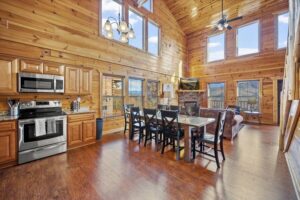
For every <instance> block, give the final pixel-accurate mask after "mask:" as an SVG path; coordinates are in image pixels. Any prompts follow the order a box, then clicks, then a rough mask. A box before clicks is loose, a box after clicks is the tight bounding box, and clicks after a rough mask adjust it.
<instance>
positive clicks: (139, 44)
mask: <svg viewBox="0 0 300 200" xmlns="http://www.w3.org/2000/svg"><path fill="white" fill-rule="evenodd" d="M128 14H129V24H131V25H132V28H133V30H134V32H135V38H133V39H129V45H131V46H134V47H136V48H139V49H143V48H144V47H143V35H144V33H143V31H144V25H143V18H142V17H141V16H140V15H138V14H136V13H135V12H133V11H132V10H129V11H128Z"/></svg>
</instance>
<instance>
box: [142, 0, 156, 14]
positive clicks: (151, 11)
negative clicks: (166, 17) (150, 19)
mask: <svg viewBox="0 0 300 200" xmlns="http://www.w3.org/2000/svg"><path fill="white" fill-rule="evenodd" d="M147 1H151V3H150V10H148V9H147V8H145V7H144V6H143V5H142V6H141V8H143V9H144V10H146V11H147V12H150V13H154V11H153V10H154V7H153V1H154V0H147Z"/></svg>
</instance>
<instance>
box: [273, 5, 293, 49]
mask: <svg viewBox="0 0 300 200" xmlns="http://www.w3.org/2000/svg"><path fill="white" fill-rule="evenodd" d="M287 13H288V14H289V11H288V10H283V11H280V12H278V13H276V14H275V29H276V31H275V34H276V35H275V39H274V47H275V50H277V51H280V50H286V49H287V45H286V46H285V47H281V48H278V36H279V34H278V33H279V32H278V17H279V15H283V14H287ZM289 18H290V16H289ZM289 20H290V19H289ZM288 31H289V29H288ZM287 42H288V38H287Z"/></svg>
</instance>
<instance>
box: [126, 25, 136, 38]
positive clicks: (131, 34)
mask: <svg viewBox="0 0 300 200" xmlns="http://www.w3.org/2000/svg"><path fill="white" fill-rule="evenodd" d="M128 38H130V39H133V38H135V33H134V31H133V29H132V28H131V29H130V30H129V32H128Z"/></svg>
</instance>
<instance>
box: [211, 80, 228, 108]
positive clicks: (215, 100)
mask: <svg viewBox="0 0 300 200" xmlns="http://www.w3.org/2000/svg"><path fill="white" fill-rule="evenodd" d="M207 87H208V90H207V91H208V94H207V96H208V107H209V108H221V109H223V108H224V99H225V98H224V97H225V95H224V93H225V83H209V84H208V85H207Z"/></svg>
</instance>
